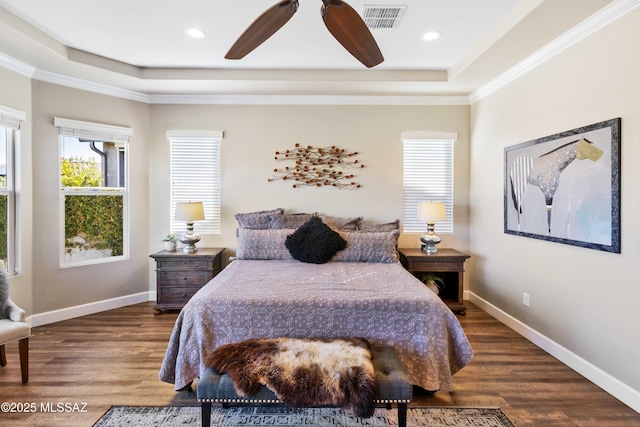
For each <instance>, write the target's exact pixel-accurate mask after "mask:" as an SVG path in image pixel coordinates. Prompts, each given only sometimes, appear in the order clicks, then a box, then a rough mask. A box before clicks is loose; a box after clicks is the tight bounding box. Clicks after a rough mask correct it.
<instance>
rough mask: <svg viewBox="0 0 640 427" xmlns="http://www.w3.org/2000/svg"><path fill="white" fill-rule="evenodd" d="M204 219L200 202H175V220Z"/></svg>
mask: <svg viewBox="0 0 640 427" xmlns="http://www.w3.org/2000/svg"><path fill="white" fill-rule="evenodd" d="M203 219H204V208H203V207H202V202H181V203H176V216H175V220H176V221H200V220H203Z"/></svg>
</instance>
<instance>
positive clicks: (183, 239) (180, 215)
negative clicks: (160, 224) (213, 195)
mask: <svg viewBox="0 0 640 427" xmlns="http://www.w3.org/2000/svg"><path fill="white" fill-rule="evenodd" d="M203 219H204V209H203V207H202V202H178V203H176V216H175V220H176V221H185V222H186V223H187V232H186V233H184V234H183V235H181V236H180V239H178V240H180V243H182V244H184V248H183V249H182V252H185V253H194V252H197V251H198V248H196V243H197V242H199V241H200V236H199V235H198V234H196V233H194V232H193V222H194V221H201V220H203Z"/></svg>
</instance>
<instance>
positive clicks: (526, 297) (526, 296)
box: [522, 292, 529, 307]
mask: <svg viewBox="0 0 640 427" xmlns="http://www.w3.org/2000/svg"><path fill="white" fill-rule="evenodd" d="M522 305H524V306H525V307H529V294H528V293H526V292H524V293H523V294H522Z"/></svg>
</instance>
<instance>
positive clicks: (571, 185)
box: [504, 118, 621, 253]
mask: <svg viewBox="0 0 640 427" xmlns="http://www.w3.org/2000/svg"><path fill="white" fill-rule="evenodd" d="M620 128H621V119H620V118H615V119H611V120H607V121H603V122H600V123H595V124H592V125H588V126H584V127H580V128H577V129H573V130H569V131H566V132H561V133H557V134H555V135H549V136H545V137H542V138H538V139H535V140H532V141H527V142H523V143H520V144H517V145H512V146H509V147H506V148H505V149H504V232H505V233H506V234H513V235H517V236H523V237H530V238H534V239H540V240H547V241H551V242H556V243H563V244H567V245H574V246H580V247H584V248H589V249H595V250H601V251H606V252H613V253H620V142H621V141H620V139H621V138H620V131H621V129H620Z"/></svg>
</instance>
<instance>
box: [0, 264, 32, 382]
mask: <svg viewBox="0 0 640 427" xmlns="http://www.w3.org/2000/svg"><path fill="white" fill-rule="evenodd" d="M2 264H4V263H2V261H1V260H0V266H1V267H2V268H1V269H0V288H2V289H0V366H4V365H6V364H7V358H6V355H5V349H4V346H5V344H8V343H11V342H14V341H18V349H19V350H18V351H19V353H20V368H21V372H22V382H23V383H26V382H27V381H29V335H31V327H30V326H29V324H28V323H26V322H25V316H26V313H25V311H24V310H23V309H21V308H20V307H18V306H17V305H16V304H15V303H14V302H13V301H11V298H9V297H8V288H9V286H8V281H7V275H6V273H5V272H4V265H2ZM3 295H4V298H3Z"/></svg>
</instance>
